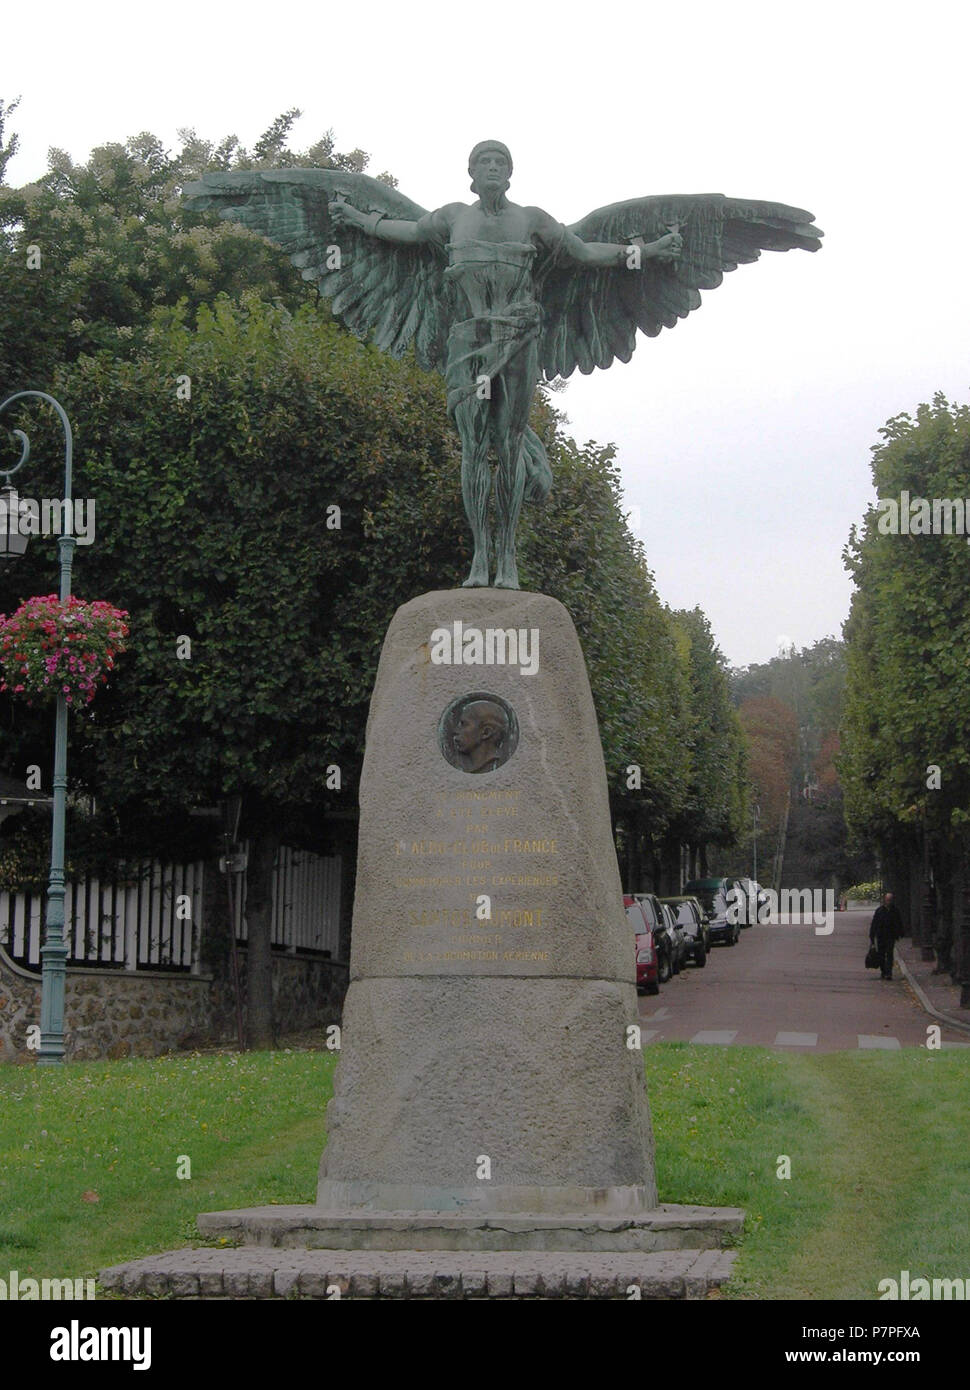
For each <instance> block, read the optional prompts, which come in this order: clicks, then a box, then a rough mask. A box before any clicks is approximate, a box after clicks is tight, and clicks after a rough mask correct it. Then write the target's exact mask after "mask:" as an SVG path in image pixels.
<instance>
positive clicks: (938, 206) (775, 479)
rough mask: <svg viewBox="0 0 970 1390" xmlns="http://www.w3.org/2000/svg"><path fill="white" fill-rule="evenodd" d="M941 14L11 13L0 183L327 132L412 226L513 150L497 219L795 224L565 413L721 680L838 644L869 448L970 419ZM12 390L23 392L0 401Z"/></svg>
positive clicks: (961, 245)
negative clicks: (95, 161)
mask: <svg viewBox="0 0 970 1390" xmlns="http://www.w3.org/2000/svg"><path fill="white" fill-rule="evenodd" d="M968 15H970V7H968V6H967V5H966V4H965V3H959V4H958V3H955V0H946V3H944V2H943V0H924V3H922V4H919V5H914V4H912V3H910V4H907V5H902V4H899V3H896V0H890V2H889V3H879V4H876V3H870V2H869V0H865V2H864V3H857V2H856V3H854V2H853V0H842V2H841V3H837V4H833V3H830V0H819V2H818V3H816V4H815V5H813V6H800V7H797V8H796V7H794V6H792V5H789V4H784V3H781V0H771V2H770V3H762V0H753V2H752V0H749V3H747V4H745V5H743V6H731V7H728V6H725V5H722V4H712V3H710V0H695V2H694V3H692V4H688V5H669V6H661V5H659V4H627V3H624V2H623V0H621V2H620V3H615V4H609V5H589V4H586V5H583V6H578V5H573V4H570V3H566V4H560V5H558V6H551V5H550V6H540V5H538V4H534V3H533V4H529V3H521V0H520V3H514V4H510V3H507V2H506V0H496V2H495V3H491V4H488V5H478V4H468V5H464V6H458V5H455V4H454V3H453V0H451V2H450V3H447V2H445V0H431V3H428V0H424V3H422V0H414V3H411V4H407V5H401V4H388V3H385V0H377V3H367V4H364V5H361V6H353V5H350V4H343V5H340V6H334V5H331V4H327V3H323V4H316V5H309V4H305V3H303V2H302V0H290V3H289V4H288V5H287V6H285V7H281V8H280V9H279V10H275V9H272V8H271V7H268V6H266V5H265V4H261V5H258V6H255V5H249V4H246V3H237V4H234V5H232V6H229V5H221V4H220V5H213V4H208V3H206V0H198V3H194V4H192V5H180V4H164V5H162V4H156V5H151V6H142V5H133V4H130V3H124V4H114V3H105V0H87V3H85V4H83V5H77V4H70V5H67V4H62V3H50V4H47V5H45V6H44V8H43V11H39V10H37V9H36V8H33V7H30V6H26V5H18V6H16V7H15V9H14V10H13V11H12V13H11V14H9V15H8V16H7V18H6V21H5V37H4V45H3V52H2V55H0V96H3V97H4V98H5V99H7V100H10V99H12V98H13V97H15V96H17V95H20V96H22V98H23V100H22V104H21V107H20V110H19V111H18V112H17V113H16V115H15V117H14V120H13V122H12V125H13V128H14V129H16V130H18V131H19V132H20V136H21V152H20V154H19V155H18V156H17V158H16V159H15V160H14V161H13V162H12V164H11V166H10V168H9V171H8V172H9V180H10V182H11V183H13V184H18V183H24V182H27V181H29V180H30V179H33V178H35V177H38V176H39V175H40V174H41V173H43V171H44V168H45V166H46V151H47V149H48V147H49V146H51V145H57V146H60V147H62V148H65V149H67V150H69V151H70V153H71V154H72V155H73V156H75V157H76V158H86V156H87V154H88V153H89V151H90V150H91V148H92V147H93V146H95V145H98V144H103V143H105V142H107V141H119V140H124V139H125V138H126V137H127V136H129V135H132V134H135V133H137V132H139V131H142V130H151V131H153V132H154V133H155V134H157V135H159V136H160V137H161V138H162V139H164V140H166V141H168V142H171V144H173V145H174V144H175V143H176V131H177V130H178V129H179V128H180V127H183V126H192V127H194V128H195V129H196V130H197V131H198V132H199V134H201V135H204V136H206V137H207V138H214V139H219V138H221V137H222V136H223V135H225V134H228V133H230V132H231V133H236V134H238V135H239V136H240V138H241V139H242V140H243V143H245V144H249V143H251V142H252V141H253V140H254V139H255V138H256V137H257V136H258V135H259V134H260V133H261V132H262V131H263V130H264V129H265V128H266V126H268V125H269V123H270V121H271V120H272V119H273V117H274V116H276V115H277V114H278V113H279V112H281V111H283V110H284V109H286V108H288V107H291V106H298V107H300V108H301V109H302V111H303V112H304V116H303V119H302V120H301V122H300V123H299V126H298V128H297V131H296V133H295V137H294V143H295V144H297V145H298V146H305V145H309V144H311V143H312V142H313V141H314V140H315V139H316V138H317V137H318V136H319V135H320V134H321V133H322V132H323V131H324V130H325V129H327V128H330V127H332V128H333V130H334V133H335V136H336V140H337V146H338V148H340V149H350V148H353V147H354V146H358V145H359V146H361V147H362V148H363V149H366V150H368V151H369V152H370V153H371V155H372V162H371V166H370V171H371V172H372V173H377V172H379V171H380V170H381V169H384V168H387V169H390V170H391V171H392V172H393V173H394V174H395V175H396V176H397V178H398V180H399V182H400V186H401V189H402V190H403V191H404V192H405V193H407V194H408V195H409V196H410V197H411V198H413V199H415V201H417V202H418V203H421V204H423V205H424V206H425V207H428V208H433V207H437V206H439V205H440V204H442V203H445V202H452V201H455V200H456V199H463V198H468V199H469V200H470V198H471V195H470V193H469V192H468V180H467V175H466V172H465V170H466V164H467V156H468V151H469V149H470V148H471V146H472V145H473V144H474V143H475V142H476V141H477V140H480V139H482V138H485V137H489V138H497V139H500V140H504V141H505V142H506V144H508V145H509V146H510V148H511V150H512V155H513V159H514V162H515V171H514V174H513V182H512V188H511V190H510V196H511V197H512V198H513V199H514V200H515V201H517V202H523V203H537V204H539V205H540V206H543V207H545V208H546V209H547V210H548V211H549V212H551V213H552V214H553V215H555V216H556V217H557V218H560V219H561V220H563V221H565V222H572V221H575V220H577V219H578V218H580V217H581V216H583V215H584V214H585V213H587V212H589V211H591V210H592V209H594V208H597V207H600V206H603V205H605V204H607V203H612V202H618V201H620V200H622V199H626V198H632V197H641V196H645V195H648V194H654V193H705V192H720V193H726V194H728V195H733V196H738V197H748V198H768V199H775V200H778V201H781V202H787V203H791V204H793V205H795V206H796V207H803V208H807V209H809V210H810V211H811V212H812V213H814V214H815V217H816V220H817V221H818V223H819V225H820V226H821V227H822V228H823V229H824V230H825V233H826V239H825V243H824V247H823V249H822V251H820V252H819V253H818V254H817V255H814V256H810V255H806V254H804V253H802V252H789V253H788V254H787V255H784V256H779V255H771V254H768V253H766V254H765V255H764V256H763V257H762V259H761V261H759V262H758V263H757V264H755V265H752V266H742V267H740V268H739V269H738V270H737V271H736V272H734V273H733V274H731V275H729V276H727V277H726V278H725V282H724V284H723V285H722V286H721V287H720V289H718V290H714V291H710V292H708V293H706V294H705V296H704V304H703V306H702V308H701V309H700V310H698V311H697V312H695V313H694V314H692V315H691V316H690V317H689V318H688V319H687V320H685V321H683V322H682V323H680V324H679V325H678V326H677V328H676V329H674V330H673V331H672V332H667V331H666V330H665V331H664V332H663V333H661V335H660V336H659V337H658V338H656V339H653V340H649V341H648V340H646V339H643V338H642V337H641V338H640V339H639V343H638V348H637V352H636V354H635V356H634V358H633V361H632V362H630V363H629V364H628V365H626V366H624V365H622V364H616V365H614V366H613V367H612V368H611V369H610V370H609V371H608V372H596V373H594V375H593V376H591V377H581V376H579V374H578V373H577V374H576V375H575V376H574V377H573V378H572V379H571V381H570V385H569V388H568V390H567V391H566V392H565V393H564V394H563V395H562V396H561V397H560V398H559V404H560V405H561V406H562V407H563V408H564V409H565V410H566V411H567V413H568V415H569V417H570V427H571V430H572V432H573V434H574V435H575V436H576V438H577V439H579V440H580V441H581V442H582V441H585V440H587V439H595V440H597V441H598V442H606V441H613V442H614V443H615V444H616V445H617V446H618V449H619V460H620V463H621V467H622V476H623V479H624V486H625V491H626V498H627V502H628V504H629V506H630V507H631V508H639V512H640V525H639V534H640V535H641V538H642V539H643V541H644V543H645V545H646V549H647V555H648V559H649V562H650V565H651V568H652V569H653V571H654V574H655V577H656V581H657V587H658V590H659V592H660V595H661V597H662V598H663V599H664V600H665V601H667V602H668V603H671V604H672V605H674V606H675V607H693V606H694V605H695V604H699V605H700V606H701V607H702V608H703V609H704V610H705V611H706V612H707V613H708V615H709V616H710V618H711V621H712V624H713V627H714V631H715V634H716V636H717V639H718V641H719V643H720V645H721V647H722V649H723V651H724V652H725V654H726V656H727V657H728V658H729V660H731V661H732V662H735V663H743V664H746V663H748V662H752V661H764V660H767V659H768V658H769V657H771V656H773V655H774V654H775V651H776V649H777V646H778V641H779V638H781V637H783V638H784V639H786V640H791V641H793V642H795V643H796V645H798V646H803V645H807V644H809V643H811V642H813V641H814V640H815V639H817V638H819V637H824V636H826V635H828V634H832V633H838V632H839V630H840V626H841V623H842V620H843V619H844V617H845V615H846V612H847V610H848V601H849V593H850V585H849V581H848V577H847V575H846V574H845V572H844V570H843V568H842V562H841V551H842V547H843V545H844V543H845V541H846V538H847V535H848V531H849V527H850V525H851V524H852V523H853V521H856V520H858V519H859V518H861V516H862V514H863V512H864V510H865V507H866V505H867V503H868V502H869V500H871V498H872V497H873V496H874V494H873V491H872V487H871V482H870V474H869V449H870V446H871V445H873V444H875V443H877V442H878V435H877V431H878V429H879V426H880V425H881V424H883V423H884V422H885V420H886V419H887V418H888V417H889V416H891V415H895V414H897V413H899V412H901V411H904V410H913V409H914V408H915V406H916V405H917V404H918V403H919V402H920V401H924V400H928V399H930V398H931V397H932V395H933V393H934V392H935V391H937V390H942V391H943V392H944V393H946V394H947V395H948V396H949V397H950V398H951V399H956V400H959V401H961V402H963V401H966V400H967V398H968V394H970V365H968V350H967V339H968V326H970V275H968V273H967V268H966V267H967V240H968V226H970V195H968V191H967V189H968V172H967V166H968V154H967V149H968V126H970V122H968V118H967V64H968V61H970V19H968ZM4 386H5V388H6V389H10V390H13V389H16V386H17V383H15V382H9V383H4Z"/></svg>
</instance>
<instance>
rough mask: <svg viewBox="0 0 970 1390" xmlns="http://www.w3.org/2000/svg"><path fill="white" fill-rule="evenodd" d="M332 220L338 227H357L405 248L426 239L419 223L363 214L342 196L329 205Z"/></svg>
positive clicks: (382, 214) (381, 214)
mask: <svg viewBox="0 0 970 1390" xmlns="http://www.w3.org/2000/svg"><path fill="white" fill-rule="evenodd" d="M327 211H328V212H329V214H330V220H331V222H333V223H334V224H335V225H336V226H338V227H346V226H350V227H356V228H357V230H358V231H360V232H366V233H367V235H368V236H375V237H378V238H379V239H380V240H381V241H396V242H398V243H400V244H401V245H404V246H414V245H416V244H417V243H418V242H419V241H423V240H424V238H423V237H421V236H419V235H418V224H417V222H406V221H404V220H402V219H401V218H399V217H388V216H387V214H386V213H383V212H361V211H360V209H359V208H355V207H354V205H353V203H348V202H347V201H346V199H345V198H344V197H343V196H342V195H340V196H338V198H337V199H336V200H335V201H334V202H332V203H330V204H328V206H327Z"/></svg>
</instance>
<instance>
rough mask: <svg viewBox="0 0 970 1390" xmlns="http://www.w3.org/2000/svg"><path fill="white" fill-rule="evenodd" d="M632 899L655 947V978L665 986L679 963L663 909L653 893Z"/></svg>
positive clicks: (634, 895)
mask: <svg viewBox="0 0 970 1390" xmlns="http://www.w3.org/2000/svg"><path fill="white" fill-rule="evenodd" d="M633 897H634V898H635V900H636V901H637V902H638V903H639V904H640V906H641V907H642V908H643V913H644V916H645V917H646V919H647V921H648V922H649V924H650V930H651V931H652V932H653V939H654V943H655V945H656V947H657V970H658V972H659V973H658V976H657V978H658V979H659V981H660V983H661V984H662V985H665V984H666V983H667V981H668V980H669V979H670V977H671V976H672V975H673V973H674V965H675V963H676V964H677V969H678V970H679V969H680V963H679V959H677V947H676V944H675V942H674V939H673V937H672V936H671V934H670V931H669V928H668V924H667V919H666V917H665V916H664V912H663V908H662V907H661V906H660V899H659V898H658V897H657V896H656V894H655V893H634V894H633Z"/></svg>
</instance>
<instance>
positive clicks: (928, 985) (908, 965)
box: [896, 937, 970, 1032]
mask: <svg viewBox="0 0 970 1390" xmlns="http://www.w3.org/2000/svg"><path fill="white" fill-rule="evenodd" d="M919 956H920V953H919V948H918V947H916V946H914V945H913V942H912V939H911V938H910V937H904V938H903V939H902V940H901V941H897V942H896V963H897V965H899V967H900V969H901V970H902V973H903V976H904V978H905V979H906V981H907V982H908V983H909V984H910V985H912V987H913V990H914V993H915V994H916V996H917V998H919V1000H920V1003H921V1004H922V1005H923V1007H924V1008H926V1007H927V1005H928V1006H929V1009H930V1011H931V1012H932V1011H933V1010H935V1011H936V1012H937V1013H938V1014H942V1015H944V1016H945V1017H946V1018H947V1019H948V1020H949V1021H950V1022H951V1023H960V1024H963V1026H964V1027H965V1028H966V1029H967V1031H968V1032H970V1009H961V1008H960V986H959V985H958V984H954V982H953V980H952V979H951V977H950V975H949V974H942V975H934V974H933V971H934V970H935V969H936V961H935V960H920V958H919ZM921 995H922V998H920V996H921Z"/></svg>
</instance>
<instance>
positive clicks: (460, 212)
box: [185, 140, 822, 589]
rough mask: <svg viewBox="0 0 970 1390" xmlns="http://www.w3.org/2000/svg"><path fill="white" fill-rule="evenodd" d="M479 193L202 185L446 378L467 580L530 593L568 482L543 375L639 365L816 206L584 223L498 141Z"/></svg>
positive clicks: (342, 178) (722, 201)
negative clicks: (526, 531)
mask: <svg viewBox="0 0 970 1390" xmlns="http://www.w3.org/2000/svg"><path fill="white" fill-rule="evenodd" d="M468 172H469V174H470V175H471V178H472V192H473V193H475V194H476V195H477V201H475V202H474V203H471V204H467V203H448V204H447V205H446V206H444V207H442V208H438V210H437V211H435V212H427V211H426V210H425V209H424V208H422V207H419V206H418V204H417V203H413V202H411V200H410V199H409V198H406V197H405V196H404V195H403V194H401V193H399V192H398V191H397V189H394V188H391V187H389V186H388V185H386V184H383V183H380V182H379V181H378V180H377V179H372V178H369V177H368V176H367V175H365V174H352V173H346V172H344V171H343V170H339V169H281V170H278V169H273V170H264V171H261V172H260V171H254V170H240V171H238V172H231V173H217V174H206V175H205V177H204V178H203V179H202V181H201V182H199V183H195V184H191V185H190V186H189V187H188V188H187V189H186V190H185V192H186V196H187V197H188V198H189V199H190V202H191V205H192V206H193V207H197V208H204V207H218V208H219V209H220V211H221V212H222V215H223V216H224V217H228V218H233V219H235V220H237V221H239V222H242V223H244V224H245V225H246V226H248V227H251V228H252V229H253V230H254V231H257V232H260V233H262V234H263V235H264V236H266V237H267V238H268V239H269V240H270V241H272V242H274V243H275V244H276V245H277V246H279V247H281V248H282V249H283V250H284V251H285V252H286V253H287V254H288V255H289V257H290V259H291V260H292V262H293V264H294V265H296V266H297V267H299V269H300V270H301V271H302V272H303V276H304V278H305V279H307V280H313V281H315V282H316V284H317V285H318V286H319V288H320V290H321V291H322V293H324V294H326V295H327V296H328V298H329V299H330V300H331V305H332V308H333V312H334V313H335V314H336V315H337V316H338V317H339V318H341V319H342V320H343V322H344V323H345V324H346V325H347V327H348V328H350V329H351V330H352V332H354V333H356V334H357V335H358V336H359V337H361V338H364V339H368V340H372V341H373V342H374V343H376V344H377V346H378V347H380V348H383V349H385V350H386V351H388V352H390V353H392V354H393V355H394V356H396V357H399V356H401V354H402V353H404V352H405V350H406V349H407V348H408V347H409V346H411V345H412V344H413V346H414V350H415V354H416V357H417V360H418V362H419V364H420V365H421V366H423V367H426V368H429V369H432V368H433V369H436V370H438V371H441V372H442V373H443V374H444V377H445V382H446V385H447V388H448V410H449V413H450V415H451V417H452V419H453V420H454V422H455V426H456V428H457V430H458V434H459V436H460V438H461V446H462V475H461V481H462V496H463V499H464V504H465V512H466V514H467V516H468V521H469V525H470V526H471V530H472V536H473V539H474V543H475V554H474V558H473V560H472V567H471V572H470V574H469V576H468V578H467V579H466V580H465V584H466V586H470V587H487V586H488V583H489V549H490V532H489V499H490V495H491V493H492V491H493V471H492V470H493V467H494V500H495V546H494V549H495V578H494V586H495V587H496V588H500V589H517V588H518V587H519V579H518V571H517V568H516V562H515V531H516V525H517V523H518V519H519V512H520V510H521V507H522V503H523V500H530V501H541V500H542V499H543V498H544V497H545V496H546V494H547V493H548V491H549V489H550V487H551V485H552V472H551V470H550V467H549V460H548V458H547V457H546V451H545V449H544V448H543V445H542V442H541V440H540V439H539V437H538V436H537V435H536V433H535V431H534V430H532V429H531V428H530V427H529V423H528V421H529V409H530V406H531V404H532V398H533V395H534V392H535V389H536V385H537V383H538V381H539V379H540V376H541V375H544V376H545V378H546V379H547V380H552V379H553V378H554V377H556V376H563V377H568V376H569V375H570V374H571V373H572V372H573V371H574V370H575V369H576V368H577V367H578V368H579V370H580V371H581V372H585V373H589V372H592V371H593V369H594V368H595V367H600V368H606V367H609V366H610V365H611V364H612V363H613V362H614V361H616V360H617V359H618V360H619V361H621V362H628V361H629V360H630V357H631V356H632V355H633V349H634V347H635V345H636V334H637V330H639V331H640V332H642V333H645V334H646V335H647V336H648V337H655V336H656V335H657V334H658V333H659V332H660V330H661V328H673V326H674V325H675V324H676V322H677V320H678V319H681V318H686V316H687V315H688V314H689V313H690V311H691V310H692V309H696V308H698V307H699V305H700V302H701V297H700V291H701V290H703V289H714V288H716V287H717V286H718V285H719V284H720V283H721V279H722V278H723V274H724V272H725V271H727V270H734V269H735V268H736V267H737V266H738V265H740V264H743V263H745V262H748V261H755V260H757V259H758V257H759V255H760V254H761V252H762V251H763V250H768V251H789V250H792V249H794V248H801V249H802V250H805V251H816V250H817V249H818V247H819V244H820V238H821V236H822V233H821V232H820V231H819V229H818V228H817V227H816V226H814V225H813V218H812V215H811V213H808V212H804V211H802V210H801V209H799V208H791V207H786V206H785V205H784V204H781V203H765V202H751V201H746V200H743V199H737V198H725V197H723V196H722V195H721V194H718V193H716V194H702V195H698V196H670V197H653V198H635V199H633V200H631V201H630V202H626V203H614V204H613V205H611V206H610V207H606V208H600V209H598V210H597V211H596V212H592V213H590V214H589V216H588V217H584V218H583V219H582V221H580V222H577V223H575V224H574V225H573V226H572V227H566V226H564V225H563V224H562V223H561V222H556V221H555V220H554V219H553V218H552V217H551V216H550V215H549V214H548V213H546V212H543V211H542V209H541V208H536V207H520V206H518V204H516V203H512V202H510V201H509V200H508V198H507V197H506V193H507V190H508V187H509V180H510V178H511V174H512V158H511V155H510V154H509V151H508V149H507V148H506V146H505V145H503V144H501V142H500V141H497V140H487V141H483V142H482V143H481V144H479V145H476V146H475V148H474V149H473V150H472V152H471V156H470V158H469V164H468Z"/></svg>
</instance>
